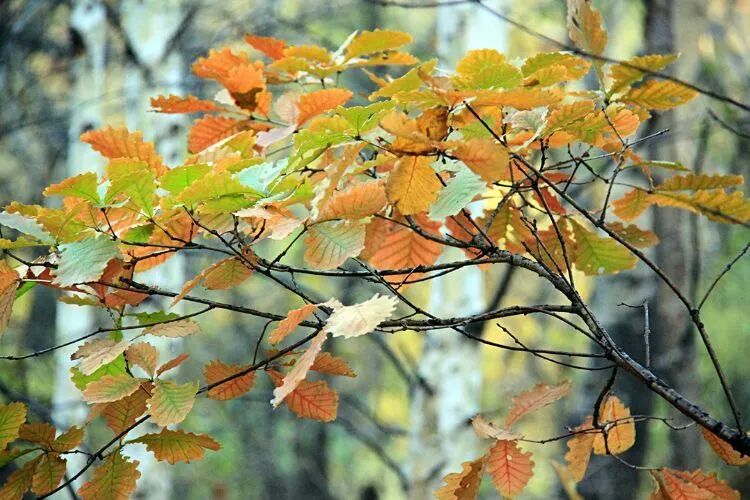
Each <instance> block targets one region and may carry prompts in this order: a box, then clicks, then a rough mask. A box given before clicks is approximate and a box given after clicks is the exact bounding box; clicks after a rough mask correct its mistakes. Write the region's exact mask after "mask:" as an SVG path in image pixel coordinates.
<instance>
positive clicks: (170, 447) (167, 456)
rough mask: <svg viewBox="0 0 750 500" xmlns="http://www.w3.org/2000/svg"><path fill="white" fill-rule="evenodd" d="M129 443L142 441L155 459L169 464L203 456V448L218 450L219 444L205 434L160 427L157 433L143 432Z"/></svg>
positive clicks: (198, 458)
mask: <svg viewBox="0 0 750 500" xmlns="http://www.w3.org/2000/svg"><path fill="white" fill-rule="evenodd" d="M130 442H131V443H143V444H145V445H146V448H147V449H148V451H150V452H152V453H153V454H154V457H156V459H157V460H166V461H167V462H169V463H170V464H175V463H177V462H188V463H189V462H190V461H191V460H200V459H202V458H203V455H204V451H205V450H213V451H218V450H219V449H220V448H221V445H220V444H219V443H217V442H216V441H214V440H213V439H212V438H211V437H210V436H208V435H206V434H193V433H192V432H185V431H171V430H169V429H162V430H161V432H160V433H158V434H144V435H143V436H141V437H139V438H136V439H133V440H132V441H130Z"/></svg>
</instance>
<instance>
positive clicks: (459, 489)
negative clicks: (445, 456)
mask: <svg viewBox="0 0 750 500" xmlns="http://www.w3.org/2000/svg"><path fill="white" fill-rule="evenodd" d="M484 464H485V458H484V457H480V458H478V459H476V460H474V461H473V462H464V463H462V464H461V469H462V470H461V472H452V473H450V474H448V475H447V476H445V477H444V478H443V481H444V482H445V486H443V487H442V488H440V489H439V490H437V491H436V492H435V497H437V499H438V500H474V499H476V498H477V495H478V494H479V484H480V483H481V482H482V471H483V470H484Z"/></svg>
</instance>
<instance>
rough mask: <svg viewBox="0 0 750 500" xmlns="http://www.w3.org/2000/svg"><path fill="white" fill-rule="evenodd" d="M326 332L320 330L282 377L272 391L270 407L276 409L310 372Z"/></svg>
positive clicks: (326, 334)
mask: <svg viewBox="0 0 750 500" xmlns="http://www.w3.org/2000/svg"><path fill="white" fill-rule="evenodd" d="M327 336H328V332H327V331H324V330H321V331H320V332H319V333H318V334H317V335H316V336H315V337H314V338H313V339H312V342H310V347H308V348H307V350H306V351H305V352H304V353H303V354H302V356H300V357H299V359H297V362H296V363H295V364H294V367H293V368H292V369H291V371H289V373H287V374H286V375H285V376H284V380H283V381H282V383H281V385H280V386H278V387H276V389H274V390H273V399H272V400H271V405H272V406H273V407H274V408H277V407H278V406H279V404H281V402H282V401H284V399H285V398H286V397H287V396H288V395H289V394H291V393H292V391H294V389H296V388H297V386H298V385H299V384H300V382H302V381H303V380H304V379H305V377H307V372H309V371H310V367H311V366H312V365H313V363H314V362H315V358H316V357H317V356H318V354H319V353H320V351H321V349H322V348H323V342H325V340H326V337H327Z"/></svg>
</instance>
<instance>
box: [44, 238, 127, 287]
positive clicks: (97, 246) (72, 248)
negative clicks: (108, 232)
mask: <svg viewBox="0 0 750 500" xmlns="http://www.w3.org/2000/svg"><path fill="white" fill-rule="evenodd" d="M119 254H120V250H119V249H118V247H117V243H116V242H115V241H112V239H111V238H107V237H106V236H99V237H95V238H86V239H84V240H81V241H76V242H73V243H65V244H63V245H60V262H59V263H58V265H57V270H56V271H55V279H54V283H55V284H57V285H59V286H61V287H69V286H73V285H77V284H81V283H90V282H92V281H97V280H98V279H99V278H101V276H102V274H103V273H104V269H105V268H106V267H107V263H108V262H109V261H110V260H112V259H114V258H115V257H117V256H118V255H119Z"/></svg>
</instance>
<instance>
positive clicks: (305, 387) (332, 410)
mask: <svg viewBox="0 0 750 500" xmlns="http://www.w3.org/2000/svg"><path fill="white" fill-rule="evenodd" d="M266 373H268V376H269V377H271V380H272V381H273V383H274V385H275V386H277V387H278V386H280V385H281V384H282V380H283V378H284V377H283V376H282V375H281V374H280V373H279V372H277V371H274V370H269V371H267V372H266ZM284 404H286V405H287V407H288V408H289V409H290V410H291V411H292V412H293V413H295V414H296V415H297V416H298V417H300V418H307V419H312V420H318V421H320V422H331V421H333V420H336V414H337V412H338V405H339V395H338V393H337V392H336V391H334V390H333V389H331V388H329V387H328V384H326V383H325V381H323V380H317V381H315V382H310V381H309V380H303V381H302V382H300V383H299V385H298V386H297V387H296V388H295V389H294V390H293V391H292V392H291V393H290V394H289V395H288V396H287V397H286V398H285V399H284Z"/></svg>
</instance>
